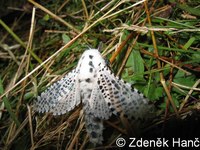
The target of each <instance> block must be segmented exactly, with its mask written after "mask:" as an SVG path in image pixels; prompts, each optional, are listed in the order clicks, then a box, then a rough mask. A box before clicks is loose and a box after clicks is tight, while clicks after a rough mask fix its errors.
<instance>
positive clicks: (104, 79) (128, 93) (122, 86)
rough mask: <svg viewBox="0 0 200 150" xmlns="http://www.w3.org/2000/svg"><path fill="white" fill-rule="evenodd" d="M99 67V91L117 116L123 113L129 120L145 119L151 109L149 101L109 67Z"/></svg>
mask: <svg viewBox="0 0 200 150" xmlns="http://www.w3.org/2000/svg"><path fill="white" fill-rule="evenodd" d="M99 66H100V68H101V69H100V70H99V76H98V85H99V89H100V91H101V93H102V95H103V97H104V99H105V101H106V102H107V104H108V106H109V108H110V109H111V111H112V112H113V113H114V114H116V115H120V114H121V113H122V112H123V114H124V115H125V116H127V117H128V118H129V119H135V120H137V119H144V118H145V117H146V116H147V114H148V113H149V109H150V107H149V105H148V100H147V99H146V98H144V96H143V95H142V94H141V93H139V92H138V91H137V90H136V89H132V88H131V85H130V84H127V83H124V81H123V80H120V79H119V78H118V77H115V76H114V74H113V73H111V71H110V69H109V68H108V67H107V66H104V65H102V64H100V65H99Z"/></svg>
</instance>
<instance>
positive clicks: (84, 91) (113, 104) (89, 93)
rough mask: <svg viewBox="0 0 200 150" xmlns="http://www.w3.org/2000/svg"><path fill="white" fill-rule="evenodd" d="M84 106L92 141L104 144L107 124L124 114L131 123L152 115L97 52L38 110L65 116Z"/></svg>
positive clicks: (44, 96)
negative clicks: (104, 127) (104, 131)
mask: <svg viewBox="0 0 200 150" xmlns="http://www.w3.org/2000/svg"><path fill="white" fill-rule="evenodd" d="M81 102H82V104H83V111H84V117H85V125H86V131H87V133H88V134H89V137H90V141H91V142H92V143H94V144H101V143H102V141H103V136H102V134H103V120H106V119H109V117H110V116H111V115H112V114H115V115H120V114H121V113H122V112H123V114H124V115H125V116H126V117H127V118H128V119H131V120H133V119H134V120H138V119H143V118H144V117H145V116H146V115H147V113H148V112H149V108H150V107H149V105H148V100H147V99H146V98H144V96H143V95H142V94H140V93H139V92H138V91H137V90H136V89H132V88H131V85H130V84H128V83H124V81H123V80H121V79H119V78H118V77H115V76H114V74H113V73H112V72H111V71H110V69H109V68H108V66H107V64H106V61H105V60H104V58H103V57H102V56H101V54H100V52H99V51H98V50H97V49H89V50H86V51H85V52H84V53H83V54H82V56H81V58H80V60H79V62H78V65H77V67H76V68H75V69H74V70H72V71H71V72H70V73H68V74H67V75H66V76H64V77H63V78H62V79H61V80H59V81H57V82H55V83H54V84H53V85H51V86H50V87H48V88H47V90H46V91H44V92H43V93H41V95H40V96H38V98H37V101H36V102H35V109H36V111H38V112H42V113H43V112H52V113H53V114H54V115H61V114H64V113H66V112H69V111H71V110H72V109H74V107H75V106H77V105H79V104H80V103H81Z"/></svg>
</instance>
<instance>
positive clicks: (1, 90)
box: [0, 0, 200, 149]
mask: <svg viewBox="0 0 200 150" xmlns="http://www.w3.org/2000/svg"><path fill="white" fill-rule="evenodd" d="M27 5H28V6H31V7H30V9H29V11H28V12H26V11H25V10H24V12H22V13H21V14H20V15H18V16H15V17H16V19H15V20H14V21H8V20H9V18H7V17H4V19H0V24H1V30H0V35H1V37H2V38H1V40H0V47H1V52H0V59H1V63H0V94H1V98H0V147H1V149H89V148H91V147H92V146H91V144H90V143H89V141H88V136H87V133H86V131H85V128H84V119H83V115H81V114H82V112H81V107H77V108H76V109H75V110H73V111H71V112H69V113H67V114H66V115H62V116H56V117H54V116H52V114H41V115H38V114H36V113H35V112H33V111H32V102H33V101H34V100H35V99H36V97H37V95H39V94H40V93H41V92H42V91H43V90H45V89H46V87H47V86H49V85H51V84H52V83H53V82H55V81H57V80H58V79H60V78H61V77H62V76H63V75H64V74H66V73H68V72H69V71H71V70H72V69H73V68H74V67H75V66H76V64H77V62H78V60H79V57H80V55H81V54H82V53H83V52H84V50H85V49H87V48H88V47H92V48H97V47H98V46H99V43H102V44H101V45H102V50H103V51H102V54H103V55H104V57H106V58H107V59H109V60H110V62H111V67H112V69H113V71H114V72H115V74H116V75H118V76H120V77H121V78H123V79H124V80H126V81H127V82H129V83H132V84H133V86H134V87H136V88H137V89H138V90H139V91H141V92H142V93H144V95H145V96H146V97H148V98H149V99H150V100H151V102H152V103H153V104H154V105H155V108H156V114H157V118H156V119H155V120H153V123H152V125H151V126H149V127H147V128H146V129H147V133H148V132H150V131H149V130H148V129H156V130H161V129H163V130H162V131H160V132H159V133H158V135H159V136H160V135H163V134H164V135H165V134H167V132H168V131H169V132H173V131H174V130H173V129H171V128H167V127H168V125H169V124H170V120H171V119H172V118H174V116H176V117H175V118H176V120H182V121H188V120H189V121H191V120H190V119H191V118H190V117H188V116H195V117H196V118H199V109H200V108H199V104H200V103H199V92H200V88H199V82H200V80H199V72H200V67H199V64H200V46H199V42H200V32H199V31H200V30H199V21H200V18H199V11H197V9H198V8H199V3H198V2H195V1H194V2H193V1H188V2H187V1H184V2H183V3H179V2H176V3H175V2H174V1H172V0H171V1H169V2H168V3H165V2H164V1H156V0H155V1H149V2H144V1H141V0H140V1H138V2H137V3H135V2H133V1H110V2H109V3H108V1H104V0H103V1H96V2H92V1H84V0H82V1H81V2H80V1H73V2H68V1H65V2H63V1H61V0H58V1H56V2H54V1H51V0H48V1H43V2H41V3H37V2H35V1H33V0H28V1H27ZM32 6H35V7H37V9H33V8H32ZM28 8H29V7H28ZM188 114H190V115H188ZM193 123H194V122H193ZM195 123H196V122H195ZM195 123H194V124H195ZM172 124H173V123H172ZM194 124H193V125H194ZM173 125H175V126H176V124H173ZM191 126H192V125H191ZM105 127H106V132H108V133H109V134H110V135H105V139H106V140H105V143H104V144H103V145H102V146H100V147H97V148H99V149H101V148H105V149H111V148H116V145H115V140H116V138H117V137H121V136H126V134H127V132H126V130H125V127H124V126H123V125H122V123H121V122H120V120H119V119H116V118H114V119H113V118H112V119H111V120H108V121H105ZM160 128H161V129H160ZM165 128H167V129H166V130H165ZM191 128H194V129H195V131H194V132H192V133H199V130H198V128H195V127H191ZM191 128H190V129H191ZM108 129H110V130H109V131H107V130H108ZM183 129H184V131H183V133H185V135H187V128H184V125H183Z"/></svg>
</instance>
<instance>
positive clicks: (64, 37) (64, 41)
mask: <svg viewBox="0 0 200 150" xmlns="http://www.w3.org/2000/svg"><path fill="white" fill-rule="evenodd" d="M62 40H63V43H64V44H67V43H68V42H69V41H70V40H71V39H70V37H69V36H68V35H66V34H62Z"/></svg>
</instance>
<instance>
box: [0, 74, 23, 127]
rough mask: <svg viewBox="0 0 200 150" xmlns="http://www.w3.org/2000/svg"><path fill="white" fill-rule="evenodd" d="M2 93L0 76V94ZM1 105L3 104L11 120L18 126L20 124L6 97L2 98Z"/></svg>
mask: <svg viewBox="0 0 200 150" xmlns="http://www.w3.org/2000/svg"><path fill="white" fill-rule="evenodd" d="M3 93H4V89H3V82H2V80H1V76H0V94H3ZM3 103H4V105H5V107H6V109H7V111H8V113H9V114H10V116H11V118H12V119H13V121H14V122H15V123H16V125H17V126H19V125H20V122H19V120H18V119H17V116H16V115H15V114H14V113H13V111H12V107H11V104H10V102H9V100H8V99H7V98H6V97H3Z"/></svg>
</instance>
